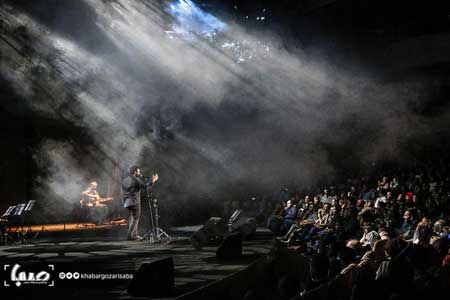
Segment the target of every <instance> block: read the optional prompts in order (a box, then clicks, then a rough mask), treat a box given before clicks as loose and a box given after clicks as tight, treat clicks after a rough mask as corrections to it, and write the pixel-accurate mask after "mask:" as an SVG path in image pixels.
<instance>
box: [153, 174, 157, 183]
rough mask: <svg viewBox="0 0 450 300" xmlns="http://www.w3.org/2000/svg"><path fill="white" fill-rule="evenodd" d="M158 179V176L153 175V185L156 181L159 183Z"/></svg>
mask: <svg viewBox="0 0 450 300" xmlns="http://www.w3.org/2000/svg"><path fill="white" fill-rule="evenodd" d="M158 178H159V176H158V174H153V175H152V183H155V182H156V181H158Z"/></svg>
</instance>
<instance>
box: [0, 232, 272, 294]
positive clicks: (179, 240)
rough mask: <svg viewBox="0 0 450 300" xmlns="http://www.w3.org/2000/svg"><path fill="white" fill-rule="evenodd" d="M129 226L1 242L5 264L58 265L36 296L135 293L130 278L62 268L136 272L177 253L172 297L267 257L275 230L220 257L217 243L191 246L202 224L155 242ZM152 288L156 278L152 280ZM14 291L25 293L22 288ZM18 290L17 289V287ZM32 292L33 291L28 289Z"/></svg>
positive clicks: (87, 270)
mask: <svg viewBox="0 0 450 300" xmlns="http://www.w3.org/2000/svg"><path fill="white" fill-rule="evenodd" d="M124 227H125V226H115V227H114V229H113V230H111V229H110V230H109V232H108V234H105V233H106V232H105V231H104V230H105V229H104V228H103V229H102V228H99V230H103V232H102V231H97V232H96V231H95V230H94V229H93V228H89V229H86V230H79V231H67V232H65V234H64V233H61V232H59V234H58V232H56V233H52V234H51V235H50V234H46V235H43V236H41V237H38V238H37V239H36V240H35V241H33V242H32V243H27V244H14V245H11V244H9V245H5V246H1V247H0V259H1V260H2V262H4V264H7V265H10V266H12V265H15V264H19V265H20V266H21V268H23V269H24V270H26V269H27V267H28V266H30V267H33V266H36V265H38V266H40V265H42V266H44V265H45V266H47V265H53V266H54V272H51V273H52V274H51V276H52V279H53V278H54V286H53V287H48V286H45V287H38V288H37V289H33V293H32V296H33V297H34V296H36V298H40V297H42V296H44V295H45V296H53V295H55V296H57V295H60V293H64V298H83V297H88V298H93V297H95V298H96V299H98V298H102V299H132V298H133V297H131V296H130V295H129V294H128V293H127V291H126V288H127V286H128V284H129V282H130V279H122V278H121V279H104V280H102V279H96V280H95V279H91V280H81V279H79V280H73V279H72V280H67V279H64V280H62V279H60V273H61V272H64V273H67V272H72V273H74V272H78V273H87V274H92V273H94V274H121V276H122V275H123V276H122V277H125V276H129V275H131V274H135V272H136V270H138V269H139V267H140V266H141V265H142V264H143V263H146V262H151V261H156V260H159V259H162V258H166V257H172V258H173V261H174V270H175V291H174V293H173V295H172V296H171V297H170V298H168V299H171V298H177V297H182V296H183V295H185V294H187V293H192V292H193V291H195V290H197V289H201V288H202V287H204V286H207V285H209V284H212V283H214V282H217V281H221V280H223V279H224V278H228V277H230V276H232V275H233V274H235V273H237V272H239V271H242V270H244V269H245V268H246V267H247V266H249V265H251V264H252V263H253V262H255V261H257V260H258V259H259V258H262V257H264V254H267V253H268V252H269V250H270V248H271V246H272V243H271V242H270V240H271V235H270V233H269V232H267V230H266V229H263V228H260V229H258V230H257V233H256V235H255V237H254V238H253V239H252V240H248V241H244V242H243V255H242V257H241V258H239V259H234V260H228V261H219V260H217V259H216V257H215V254H216V250H217V246H208V247H203V248H202V249H200V250H197V249H194V248H193V247H192V246H191V243H190V240H189V236H190V235H191V234H192V233H193V232H194V231H195V230H196V229H198V228H199V226H192V227H183V228H171V229H170V230H169V232H170V234H171V236H172V241H171V242H170V243H161V244H151V243H149V242H148V241H126V240H124V238H123V236H124V235H122V234H123V233H124V229H126V228H124ZM148 284H149V287H148V288H151V282H149V283H148ZM11 288H13V289H14V290H15V292H14V295H16V296H17V298H21V297H22V296H23V295H21V294H20V293H21V292H22V290H21V289H19V288H17V287H11ZM16 291H17V293H16ZM27 296H29V295H27Z"/></svg>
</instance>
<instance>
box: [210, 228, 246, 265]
mask: <svg viewBox="0 0 450 300" xmlns="http://www.w3.org/2000/svg"><path fill="white" fill-rule="evenodd" d="M239 257H242V235H241V234H240V233H232V234H230V235H228V236H227V237H226V238H225V240H224V241H223V242H222V244H221V245H220V246H219V248H218V249H217V251H216V258H217V259H234V258H239Z"/></svg>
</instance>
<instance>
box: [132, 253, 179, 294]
mask: <svg viewBox="0 0 450 300" xmlns="http://www.w3.org/2000/svg"><path fill="white" fill-rule="evenodd" d="M174 286H175V279H174V267H173V258H172V257H167V258H163V259H160V260H156V261H153V262H150V263H144V264H142V265H141V267H140V268H139V270H138V271H137V272H136V274H135V275H134V276H133V279H132V280H131V282H130V284H129V286H128V293H129V294H130V295H131V296H133V297H170V296H172V294H173V290H174Z"/></svg>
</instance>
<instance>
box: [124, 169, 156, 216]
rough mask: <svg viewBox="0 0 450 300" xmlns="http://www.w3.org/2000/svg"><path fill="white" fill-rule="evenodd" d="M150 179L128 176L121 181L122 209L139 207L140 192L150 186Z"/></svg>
mask: <svg viewBox="0 0 450 300" xmlns="http://www.w3.org/2000/svg"><path fill="white" fill-rule="evenodd" d="M152 184H153V183H152V180H151V179H145V178H143V177H136V176H132V175H128V176H127V177H126V178H125V179H124V180H122V193H123V207H125V208H127V207H130V206H136V205H140V203H141V190H142V189H143V188H146V187H150V186H152Z"/></svg>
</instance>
